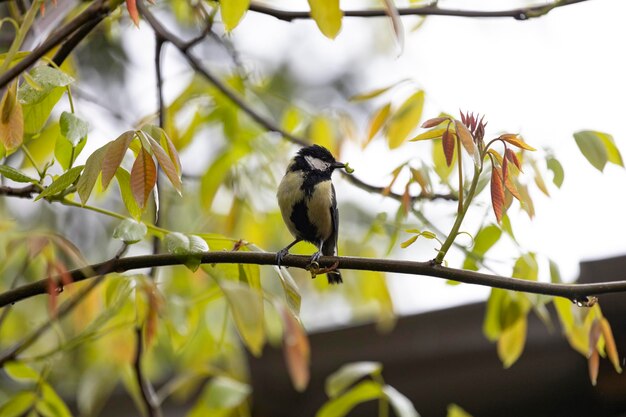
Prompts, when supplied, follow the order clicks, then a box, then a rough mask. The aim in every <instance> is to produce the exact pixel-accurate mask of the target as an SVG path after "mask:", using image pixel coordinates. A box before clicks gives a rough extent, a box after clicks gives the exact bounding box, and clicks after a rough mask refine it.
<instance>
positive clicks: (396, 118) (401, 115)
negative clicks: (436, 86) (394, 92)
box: [387, 91, 424, 149]
mask: <svg viewBox="0 0 626 417" xmlns="http://www.w3.org/2000/svg"><path fill="white" fill-rule="evenodd" d="M423 108H424V92H423V91H418V92H417V93H415V94H413V95H412V96H411V97H409V98H408V99H407V100H406V101H405V102H404V103H403V104H402V106H400V108H399V109H398V110H397V111H396V112H395V113H394V115H393V116H392V117H391V120H390V121H389V128H388V129H387V139H388V141H389V148H390V149H395V148H397V147H398V146H400V145H402V143H403V142H404V141H405V140H406V138H407V136H408V135H409V134H410V133H411V132H412V131H413V129H415V128H416V127H417V125H418V124H419V121H420V119H421V118H422V109H423Z"/></svg>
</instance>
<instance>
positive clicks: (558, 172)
mask: <svg viewBox="0 0 626 417" xmlns="http://www.w3.org/2000/svg"><path fill="white" fill-rule="evenodd" d="M546 165H547V167H548V169H549V170H550V171H552V173H553V174H554V178H552V182H553V183H554V185H556V186H557V187H558V188H561V185H563V180H564V179H565V172H564V171H563V166H562V165H561V163H560V162H559V160H558V159H556V158H552V157H551V158H548V160H547V161H546Z"/></svg>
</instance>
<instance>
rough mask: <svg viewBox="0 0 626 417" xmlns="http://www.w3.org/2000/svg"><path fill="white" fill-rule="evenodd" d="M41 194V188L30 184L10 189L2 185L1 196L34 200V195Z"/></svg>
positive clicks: (0, 187) (0, 188)
mask: <svg viewBox="0 0 626 417" xmlns="http://www.w3.org/2000/svg"><path fill="white" fill-rule="evenodd" d="M40 192H41V187H39V186H37V185H35V184H30V185H27V186H25V187H21V188H14V187H9V186H7V185H0V195H4V196H7V197H17V198H33V195H34V194H39V193H40Z"/></svg>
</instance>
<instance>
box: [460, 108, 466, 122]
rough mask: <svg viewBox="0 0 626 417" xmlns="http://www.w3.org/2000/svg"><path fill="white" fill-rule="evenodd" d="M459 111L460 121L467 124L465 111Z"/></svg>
mask: <svg viewBox="0 0 626 417" xmlns="http://www.w3.org/2000/svg"><path fill="white" fill-rule="evenodd" d="M459 113H460V114H461V122H463V124H464V125H467V116H465V113H463V112H462V111H459Z"/></svg>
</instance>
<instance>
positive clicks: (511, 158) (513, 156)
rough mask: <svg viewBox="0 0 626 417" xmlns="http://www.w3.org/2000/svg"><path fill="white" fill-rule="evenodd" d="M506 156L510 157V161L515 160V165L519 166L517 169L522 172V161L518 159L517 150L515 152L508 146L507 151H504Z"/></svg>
mask: <svg viewBox="0 0 626 417" xmlns="http://www.w3.org/2000/svg"><path fill="white" fill-rule="evenodd" d="M504 156H505V157H506V159H508V160H509V161H510V162H513V164H515V166H516V167H517V169H519V170H520V172H522V164H521V163H520V161H519V159H517V155H516V154H515V152H513V151H512V150H511V149H509V148H506V151H505V152H504Z"/></svg>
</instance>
